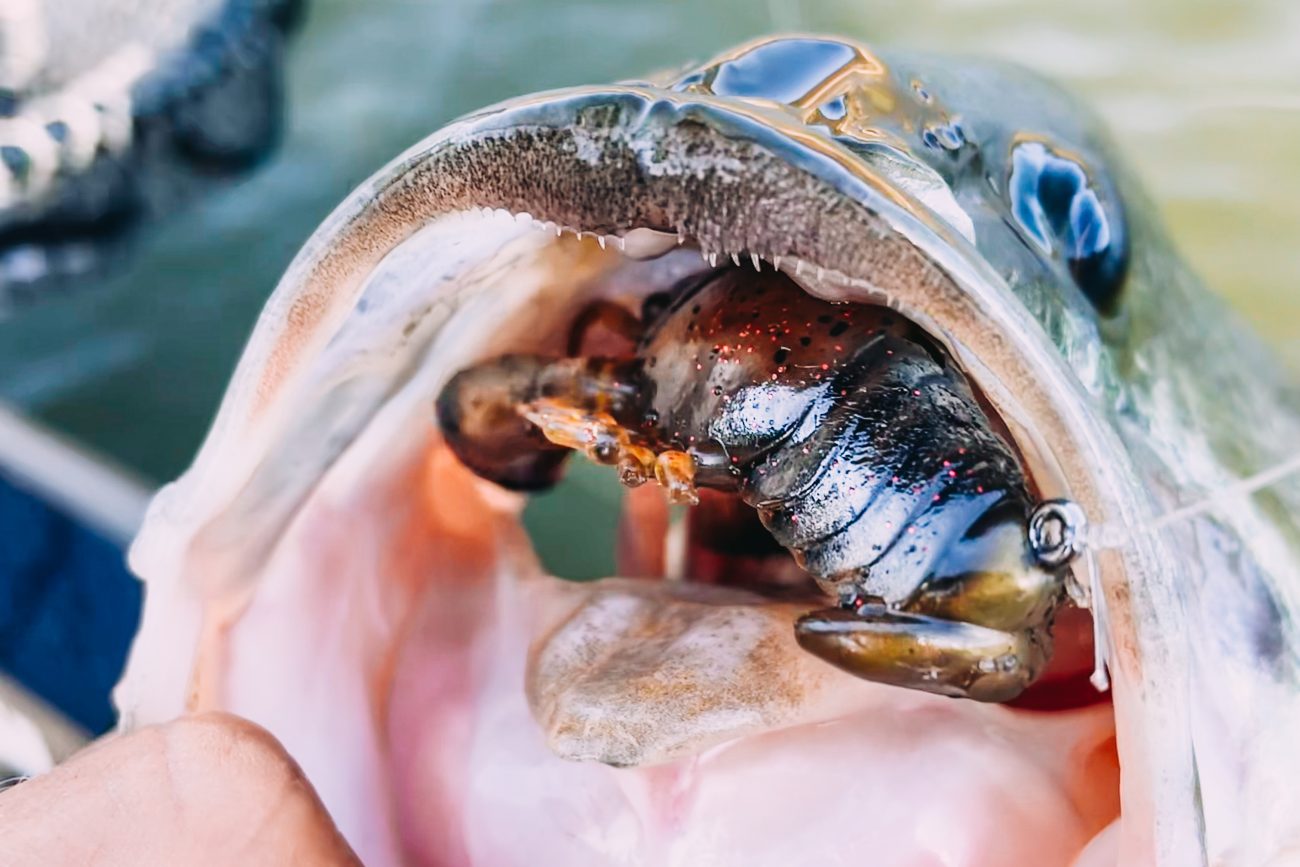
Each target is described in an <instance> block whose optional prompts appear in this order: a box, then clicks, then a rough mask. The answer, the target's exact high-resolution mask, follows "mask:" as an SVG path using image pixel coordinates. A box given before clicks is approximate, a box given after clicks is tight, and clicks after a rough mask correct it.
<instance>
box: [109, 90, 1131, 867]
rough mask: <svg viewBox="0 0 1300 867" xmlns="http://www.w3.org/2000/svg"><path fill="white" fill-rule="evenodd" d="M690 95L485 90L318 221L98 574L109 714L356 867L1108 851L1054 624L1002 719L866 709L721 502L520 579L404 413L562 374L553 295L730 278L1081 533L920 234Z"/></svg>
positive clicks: (509, 505) (1063, 461) (1070, 632)
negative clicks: (178, 726) (304, 778)
mask: <svg viewBox="0 0 1300 867" xmlns="http://www.w3.org/2000/svg"><path fill="white" fill-rule="evenodd" d="M706 103H707V101H706V102H705V103H702V102H701V101H700V100H698V99H694V98H692V99H690V100H687V99H685V98H679V97H677V96H674V95H670V94H669V95H666V94H665V93H664V92H663V91H660V90H658V89H654V88H648V87H640V86H628V87H623V88H614V89H607V90H603V91H594V90H578V91H569V92H564V93H561V94H558V95H552V96H549V97H545V98H529V99H527V100H521V101H519V102H517V103H514V104H511V105H509V106H507V107H506V108H505V109H500V110H496V111H491V112H485V113H482V114H480V115H476V116H474V117H471V118H469V119H467V120H466V121H463V122H461V123H460V124H457V125H453V127H450V128H449V129H448V130H447V131H446V132H444V133H443V134H440V135H439V136H435V137H434V139H431V140H430V142H427V143H425V144H423V145H421V146H419V147H417V148H416V149H414V150H413V151H411V152H409V153H408V154H405V155H403V156H402V157H400V158H399V159H398V161H397V162H395V163H394V164H393V166H392V167H390V169H388V170H386V172H384V173H381V175H380V176H377V178H376V179H375V180H373V181H371V182H370V183H369V184H367V185H366V186H365V187H363V188H362V190H360V191H359V192H358V193H357V194H356V195H355V196H354V197H353V198H352V199H350V200H349V201H348V202H346V203H345V204H344V205H343V206H341V208H340V209H339V211H338V212H336V214H335V215H334V216H333V217H331V218H330V220H329V221H327V223H326V224H325V226H324V227H323V228H322V229H321V231H320V232H319V233H318V235H317V236H316V238H314V239H313V241H311V242H309V244H308V246H307V248H306V249H305V251H304V253H303V254H302V255H301V256H300V258H299V260H297V262H296V263H295V264H294V265H293V266H292V267H291V268H290V271H289V273H288V274H287V275H286V278H285V282H284V284H282V287H281V289H280V290H279V291H278V292H277V295H276V296H275V297H274V298H273V299H272V301H271V302H270V304H269V305H268V307H267V311H266V312H265V313H264V316H263V320H262V322H261V324H260V325H259V329H258V332H257V333H256V334H255V335H254V338H253V341H252V343H251V344H250V348H249V350H248V353H247V354H246V356H245V359H244V361H243V362H242V363H241V367H240V369H239V371H238V372H237V374H236V377H235V380H234V382H233V384H232V388H231V392H230V394H229V395H228V397H227V400H226V403H225V405H224V406H223V409H222V413H221V415H220V416H219V417H218V419H217V422H216V424H215V426H214V429H213V433H212V434H211V435H210V438H209V440H208V442H207V444H206V445H205V447H204V450H203V452H201V453H200V455H199V457H198V459H197V460H196V463H195V466H194V467H193V468H192V469H191V470H190V471H189V473H188V474H187V475H186V476H185V477H183V478H182V479H181V480H180V481H178V482H177V483H176V484H174V485H173V486H171V487H170V488H169V489H168V490H166V491H164V492H163V493H162V494H161V495H160V497H159V498H158V500H157V501H156V502H155V504H154V506H153V508H152V510H151V517H150V519H149V522H148V524H147V525H146V529H145V532H144V533H143V534H142V537H141V540H140V541H139V542H138V543H137V546H136V549H135V551H134V552H133V564H134V566H135V568H136V569H137V571H138V572H139V573H140V574H141V575H143V576H144V577H146V578H147V579H149V580H150V581H151V584H150V592H149V596H150V601H149V604H148V607H147V609H146V613H145V623H144V625H143V627H142V631H141V635H140V638H139V639H138V641H137V644H136V647H135V649H134V650H133V661H132V663H131V665H130V667H129V669H128V674H127V678H126V680H125V681H124V684H123V686H122V687H121V689H120V690H119V696H118V697H119V702H120V703H121V705H122V707H123V710H124V715H125V718H126V720H127V724H128V725H131V724H133V723H134V722H138V721H147V720H149V719H152V718H156V717H164V716H167V715H169V714H170V713H174V712H175V711H176V710H178V709H179V708H180V707H181V706H187V707H190V708H198V707H220V708H224V709H228V710H232V711H235V712H237V713H241V714H243V715H245V716H248V717H249V718H251V719H253V720H254V721H256V722H259V723H261V724H262V725H265V726H267V727H268V728H269V729H270V730H271V731H272V732H273V733H274V734H276V735H277V737H279V738H280V739H281V740H282V741H283V742H284V743H285V745H286V746H287V747H288V749H289V751H290V752H291V753H292V754H293V755H294V756H295V758H296V759H298V761H299V762H301V764H302V765H303V767H304V769H305V770H306V772H307V774H308V776H309V777H310V778H311V779H312V781H313V783H314V784H315V785H316V786H317V788H318V789H319V790H320V793H321V796H322V799H323V800H324V802H325V804H326V805H327V806H328V807H329V808H330V810H331V813H332V814H333V815H334V817H335V819H336V821H338V822H339V824H340V827H341V828H342V830H343V831H344V833H345V834H346V835H347V836H348V838H349V841H350V842H352V844H353V845H354V846H355V847H356V848H357V849H358V851H359V852H360V853H361V854H362V856H363V857H364V858H366V859H367V863H412V864H462V863H474V864H507V863H525V862H530V863H531V862H536V861H539V860H540V861H542V862H545V863H565V864H622V863H627V864H633V863H664V864H669V863H681V864H698V863H714V864H762V863H773V864H777V863H780V864H788V863H811V862H813V861H815V860H822V859H825V860H829V861H831V862H844V861H857V860H863V861H867V862H869V863H874V864H939V863H942V864H950V865H955V864H1007V863H1037V864H1069V863H1091V862H1090V861H1089V859H1092V858H1096V859H1099V860H1098V861H1097V863H1109V862H1107V861H1106V860H1105V859H1110V862H1113V860H1114V859H1115V857H1116V852H1117V851H1118V847H1119V845H1120V836H1121V835H1120V827H1121V826H1120V824H1119V820H1118V816H1119V794H1120V789H1119V763H1118V759H1117V741H1116V726H1115V716H1114V713H1113V711H1112V708H1111V705H1110V702H1109V700H1108V699H1107V698H1105V697H1102V696H1098V695H1096V694H1094V693H1090V692H1088V691H1087V689H1088V688H1087V687H1086V686H1083V685H1082V684H1081V681H1082V680H1086V677H1087V674H1088V673H1089V672H1090V671H1091V670H1092V664H1093V658H1092V647H1091V636H1092V626H1091V622H1090V621H1089V619H1088V615H1087V613H1086V612H1085V611H1082V610H1079V609H1073V608H1070V609H1067V611H1066V613H1064V614H1063V615H1062V616H1061V618H1060V620H1059V622H1058V624H1057V636H1056V639H1057V657H1056V663H1055V664H1054V666H1053V668H1052V669H1050V670H1049V671H1048V672H1046V673H1045V674H1044V675H1043V677H1042V678H1041V679H1040V682H1039V684H1038V685H1037V686H1036V687H1035V688H1034V689H1032V690H1030V692H1028V693H1026V695H1025V697H1024V698H1023V700H1022V701H1021V702H1020V703H1019V706H1009V705H997V704H981V703H977V702H971V701H960V700H951V699H947V698H943V697H939V696H934V695H927V694H924V693H920V692H916V691H912V690H905V689H900V688H896V687H891V686H885V685H881V684H875V683H868V682H865V681H863V680H859V679H857V678H854V677H852V676H850V675H848V674H845V673H843V672H840V671H837V670H835V669H834V668H832V667H830V666H828V665H826V664H825V663H824V662H822V661H821V660H818V659H816V658H814V657H813V656H811V655H809V654H807V653H805V652H804V651H803V650H802V649H801V648H800V647H799V646H798V644H797V643H796V641H795V637H794V630H793V623H794V621H795V619H796V618H797V617H798V616H799V615H800V614H801V613H803V612H805V611H807V610H808V607H809V606H808V603H809V601H810V600H811V599H812V598H813V597H814V596H815V595H816V592H817V591H816V590H815V588H814V587H812V586H810V585H809V584H807V583H806V582H801V580H800V577H799V574H798V573H797V572H795V571H791V570H790V569H789V568H788V567H789V565H791V564H789V563H788V562H786V560H785V559H783V558H786V557H788V555H784V554H783V553H782V552H780V551H775V550H773V548H772V546H771V545H770V544H769V543H770V540H767V541H765V540H764V538H763V536H762V535H761V534H758V533H756V532H755V528H754V526H753V524H752V523H751V522H750V520H749V517H748V515H747V513H745V512H744V510H739V509H737V508H736V507H735V504H734V503H733V502H731V501H728V500H727V499H725V498H717V497H709V498H707V499H706V502H705V503H704V504H703V506H702V507H701V509H700V511H699V512H697V513H696V514H695V516H694V517H693V518H691V519H689V520H687V521H686V522H685V523H684V524H683V525H681V527H680V528H674V527H673V526H672V525H671V523H670V521H669V519H668V513H667V511H666V509H665V508H664V507H663V505H662V500H661V497H660V495H659V493H658V492H657V491H655V490H654V489H653V488H649V487H648V488H644V489H640V490H638V491H636V492H634V493H633V494H632V495H630V496H628V497H626V498H625V500H624V504H623V510H624V512H623V516H622V518H621V520H622V527H623V531H622V533H621V535H620V538H619V541H618V546H619V551H620V554H619V568H618V570H617V571H618V572H619V576H618V577H611V578H607V579H605V580H601V581H597V582H592V583H578V582H565V581H558V580H555V579H554V577H553V576H547V575H545V574H544V570H543V568H542V566H541V564H540V563H539V562H538V560H537V558H536V556H535V554H534V553H533V551H532V548H531V546H530V544H529V540H528V538H527V534H526V533H525V532H524V530H523V529H522V527H521V525H520V522H519V513H520V509H521V508H522V505H523V501H522V498H521V497H520V496H519V495H517V494H514V493H511V492H508V491H505V490H503V489H502V488H499V487H497V486H495V485H492V484H491V483H488V482H485V481H483V480H482V479H479V478H478V477H476V476H475V475H474V474H472V473H471V472H470V471H469V470H467V469H466V468H465V467H464V466H463V465H462V464H461V463H460V462H459V461H458V460H457V459H456V458H455V456H453V454H452V453H451V450H450V449H449V448H448V447H447V446H446V444H445V442H444V441H443V439H442V436H441V435H440V433H439V431H438V430H437V428H436V426H435V425H434V424H433V423H432V418H433V415H432V412H431V406H432V401H433V399H434V397H435V396H436V395H437V394H438V392H439V390H440V389H441V388H442V387H443V386H444V385H445V384H446V382H447V381H448V379H449V378H450V377H451V376H452V375H453V374H454V373H455V372H456V371H458V370H460V369H463V368H464V367H465V366H467V365H469V364H471V363H473V362H475V361H480V360H482V359H486V358H491V357H494V356H497V355H500V354H502V353H506V352H534V353H549V354H556V355H558V354H564V353H565V352H566V349H565V342H566V341H567V340H568V338H569V335H570V333H571V331H572V325H573V322H574V320H575V318H576V317H578V316H579V315H580V312H581V310H582V309H583V307H584V306H585V305H586V304H588V303H589V302H591V301H592V300H595V299H604V300H612V301H614V302H616V303H619V304H623V305H625V306H626V307H627V308H628V309H635V308H636V307H638V306H640V305H641V304H643V303H644V302H645V299H646V298H648V297H649V296H651V295H653V294H654V293H655V292H658V291H661V290H663V289H664V288H665V287H667V286H670V285H672V284H673V283H675V282H676V281H678V280H680V279H681V278H682V277H683V276H685V275H688V274H690V273H694V272H698V271H702V270H710V269H716V268H718V267H719V265H721V266H722V267H724V268H725V267H727V263H729V262H730V263H732V264H731V267H732V268H736V269H754V270H755V271H756V272H763V271H770V270H774V269H775V270H779V271H781V272H783V273H784V274H785V275H786V276H787V277H788V278H789V279H790V280H792V281H794V282H795V283H797V284H798V286H799V287H800V288H801V289H802V290H803V291H805V292H807V293H809V294H810V295H812V296H815V297H817V298H821V299H824V300H827V301H833V302H854V303H858V304H871V305H876V306H878V307H879V306H883V307H888V308H890V309H892V310H895V311H897V312H898V314H899V315H901V316H903V317H906V318H907V319H908V320H910V321H911V322H913V323H914V324H915V325H916V326H917V327H919V328H922V329H924V331H925V332H926V333H927V334H928V335H929V336H930V338H931V339H932V340H933V342H934V345H935V346H936V347H939V348H941V351H942V352H944V353H946V355H947V356H948V357H949V358H951V359H952V360H953V361H954V363H955V364H957V365H959V366H960V367H961V368H962V369H963V370H964V371H965V373H966V374H967V375H968V376H969V378H970V380H971V382H972V383H973V384H974V386H975V387H976V388H977V389H978V391H979V394H980V395H981V399H982V400H983V401H984V402H985V403H986V404H987V405H988V406H989V407H990V409H991V412H993V413H994V414H995V417H996V419H997V421H998V424H999V425H1000V427H1001V428H1002V430H1003V433H1004V435H1005V436H1006V437H1007V438H1008V440H1009V441H1010V443H1011V444H1012V446H1013V447H1014V449H1015V450H1016V452H1017V454H1018V456H1019V458H1020V459H1021V461H1022V462H1023V465H1024V468H1025V471H1026V473H1027V475H1028V476H1029V478H1030V480H1031V484H1032V487H1033V489H1034V490H1035V493H1036V494H1037V495H1039V496H1042V497H1051V496H1062V495H1069V496H1071V497H1073V498H1075V499H1077V500H1079V501H1080V502H1082V503H1083V504H1084V505H1085V507H1086V508H1088V509H1091V510H1093V511H1094V513H1095V512H1096V511H1097V510H1098V509H1100V506H1099V504H1102V502H1103V499H1104V498H1103V496H1102V494H1100V493H1098V489H1099V488H1100V487H1101V484H1100V483H1099V482H1098V481H1097V478H1096V477H1095V476H1094V475H1093V472H1094V470H1095V467H1094V466H1093V465H1092V464H1090V463H1089V461H1088V460H1087V459H1086V458H1085V456H1086V455H1087V442H1088V441H1087V439H1086V437H1082V438H1081V435H1080V436H1074V435H1071V436H1069V437H1067V436H1065V435H1063V434H1062V433H1061V432H1062V431H1071V430H1073V429H1074V424H1073V423H1074V422H1075V421H1076V419H1074V418H1072V417H1071V416H1070V414H1069V410H1068V408H1066V409H1063V408H1062V405H1061V398H1060V396H1061V395H1062V394H1065V393H1073V392H1071V391H1070V390H1069V389H1068V388H1062V385H1061V384H1062V383H1063V382H1068V381H1069V374H1068V371H1067V370H1065V369H1064V368H1063V366H1062V364H1061V363H1060V360H1059V358H1054V356H1053V353H1052V350H1051V347H1050V344H1049V343H1048V342H1047V340H1046V338H1045V337H1044V336H1043V335H1042V333H1041V328H1040V327H1039V326H1038V325H1036V324H1035V323H1034V320H1033V319H1032V318H1030V317H1029V315H1028V314H1027V313H1026V312H1025V311H1024V310H1023V309H1022V308H1020V307H1018V306H1017V305H1015V304H1014V303H1012V302H1013V299H1012V296H1011V295H1010V294H1009V293H1008V292H1007V290H1006V287H1005V285H1003V284H1001V282H1000V281H999V280H997V279H995V278H994V277H993V276H992V275H990V274H989V273H988V269H987V266H986V265H982V264H981V261H980V260H979V258H978V256H977V255H976V254H975V253H974V252H973V248H972V247H971V245H970V242H969V237H968V236H969V232H970V230H971V229H970V226H969V225H964V224H962V221H961V220H960V218H959V212H960V209H959V208H955V204H954V205H953V207H949V205H948V204H946V203H945V202H946V200H944V199H943V196H942V193H941V191H940V190H939V188H938V187H927V186H926V184H927V183H928V181H926V179H925V178H924V177H921V178H920V180H918V176H917V175H916V174H915V173H913V174H910V175H908V178H910V180H909V181H908V186H907V187H906V190H904V189H903V188H900V187H899V186H898V184H896V183H894V182H893V181H891V179H890V178H889V176H887V175H886V174H882V173H881V172H880V171H877V170H876V169H873V168H871V167H870V166H869V165H864V164H862V163H861V162H860V161H856V160H855V158H854V156H853V155H852V154H851V153H849V152H847V151H845V150H843V149H842V148H840V147H839V146H838V145H828V144H826V143H824V142H822V141H820V140H818V139H816V137H810V136H809V134H808V133H807V131H806V130H805V129H803V128H802V127H801V126H799V125H798V124H794V123H792V122H790V121H789V119H788V118H785V117H783V116H781V115H780V114H779V113H777V112H772V111H769V110H767V109H766V108H763V107H761V106H759V107H753V106H749V105H744V104H735V105H722V104H713V103H707V104H706ZM733 256H734V259H733ZM589 339H590V340H592V341H597V342H599V341H601V340H607V339H612V338H611V336H610V335H605V336H604V337H602V336H601V335H600V334H599V333H598V329H597V333H594V334H593V335H592V336H590V338H589ZM1073 388H1077V385H1076V386H1073ZM1054 395H1055V397H1054ZM1076 433H1077V431H1076ZM611 481H612V477H611ZM1102 511H1104V510H1102ZM760 529H761V528H760ZM574 530H575V533H574V540H575V541H574V544H575V545H583V546H587V545H599V544H609V543H608V542H602V541H600V540H594V539H589V538H587V537H586V534H584V533H583V532H582V528H581V527H576V528H574ZM770 555H772V556H770ZM1103 565H1105V564H1103ZM178 635H179V636H180V638H179V639H178V637H177V636H178ZM187 636H188V638H187ZM187 641H190V642H191V645H187V644H186V642H187ZM186 646H192V647H193V651H192V653H188V654H187V653H183V652H178V651H177V648H178V647H186ZM1121 740H1122V739H1121ZM1122 747H1123V744H1122V743H1121V744H1120V752H1123V749H1122ZM1126 761H1127V759H1126ZM1125 773H1126V774H1127V773H1128V769H1127V767H1126V769H1125ZM1134 785H1135V784H1134ZM1125 809H1126V822H1127V820H1128V818H1129V816H1128V815H1127V811H1128V805H1127V804H1126V807H1125ZM1138 833H1139V834H1140V832H1138ZM1136 845H1137V846H1139V847H1140V846H1141V845H1142V844H1141V843H1138V844H1136ZM1134 851H1139V850H1138V849H1135V850H1134Z"/></svg>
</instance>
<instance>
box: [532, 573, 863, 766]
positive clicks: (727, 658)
mask: <svg viewBox="0 0 1300 867" xmlns="http://www.w3.org/2000/svg"><path fill="white" fill-rule="evenodd" d="M548 595H549V598H550V599H551V600H552V601H551V602H550V605H551V606H552V607H551V610H550V611H549V612H547V613H546V614H544V615H543V619H544V622H545V623H546V624H547V625H546V626H544V627H543V632H542V634H541V637H540V638H539V639H538V640H537V641H536V642H534V644H533V647H532V650H531V653H530V657H529V664H528V671H527V681H526V683H527V695H528V702H529V705H530V707H531V710H532V713H533V716H534V717H535V718H536V720H537V722H538V724H539V725H540V726H541V729H542V732H543V734H544V736H545V738H546V741H547V743H548V745H549V747H550V748H551V750H552V751H554V752H555V753H556V754H557V755H559V756H560V757H562V758H566V759H577V760H590V761H597V762H602V763H605V764H609V765H615V766H635V765H649V764H657V763H661V762H665V761H669V760H671V759H674V758H678V757H680V756H684V755H690V754H695V753H698V752H700V751H702V750H704V749H706V748H708V747H710V746H713V745H715V744H719V743H721V742H724V741H728V740H732V739H734V738H737V737H741V736H744V735H749V734H754V733H757V732H760V731H766V730H770V729H775V728H782V727H786V726H790V725H795V724H798V723H803V722H811V721H814V720H818V719H827V718H830V717H833V716H836V715H839V714H841V713H843V712H845V710H846V709H847V707H846V701H851V702H853V703H854V704H860V703H861V701H862V697H863V694H864V693H867V694H874V693H875V692H876V690H875V689H873V688H872V685H870V684H861V687H862V689H856V690H848V691H845V690H842V689H838V690H832V689H830V685H831V684H832V683H833V682H841V680H842V675H839V674H838V673H837V672H835V671H834V670H832V669H830V668H829V667H828V666H826V665H824V664H823V663H821V662H819V661H818V660H816V659H815V658H813V657H811V656H809V655H808V654H806V653H804V652H803V651H801V650H800V649H799V647H798V645H797V644H796V643H795V641H794V631H793V622H794V619H795V618H796V617H798V616H799V614H801V613H803V611H804V610H806V608H807V606H806V605H793V604H788V603H773V602H768V601H766V600H764V599H763V598H762V597H759V596H757V595H755V594H752V593H748V592H745V591H740V590H735V589H731V588H725V587H715V586H708V585H696V584H690V583H682V582H673V581H647V580H633V579H617V578H615V579H606V580H604V581H600V582H597V583H595V584H590V585H577V584H566V585H564V588H563V589H557V590H556V591H555V592H553V593H551V594H548Z"/></svg>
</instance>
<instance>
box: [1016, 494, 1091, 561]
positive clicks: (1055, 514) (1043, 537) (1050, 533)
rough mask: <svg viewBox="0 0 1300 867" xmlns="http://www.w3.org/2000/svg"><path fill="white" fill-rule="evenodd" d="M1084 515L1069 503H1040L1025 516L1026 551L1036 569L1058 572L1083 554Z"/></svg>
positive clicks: (1059, 501)
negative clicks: (1029, 553) (1038, 566)
mask: <svg viewBox="0 0 1300 867" xmlns="http://www.w3.org/2000/svg"><path fill="white" fill-rule="evenodd" d="M1087 526H1088V516H1087V515H1085V514H1084V513H1083V509H1082V508H1081V507H1080V506H1079V504H1078V503H1076V502H1074V501H1073V500H1044V501H1043V502H1041V503H1039V504H1038V505H1037V506H1036V507H1035V508H1034V511H1033V512H1031V513H1030V515H1029V550H1030V552H1031V553H1032V554H1033V556H1034V559H1035V560H1037V561H1038V564H1039V565H1040V566H1043V567H1044V568H1047V569H1060V568H1061V567H1062V566H1065V565H1067V564H1069V563H1070V561H1072V560H1074V558H1076V557H1078V556H1079V555H1080V554H1081V553H1083V534H1084V529H1085V528H1086V527H1087Z"/></svg>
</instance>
